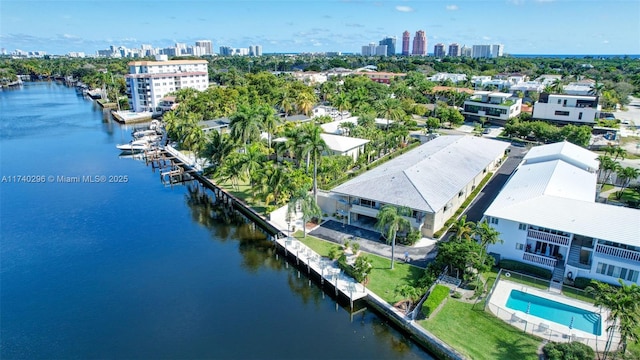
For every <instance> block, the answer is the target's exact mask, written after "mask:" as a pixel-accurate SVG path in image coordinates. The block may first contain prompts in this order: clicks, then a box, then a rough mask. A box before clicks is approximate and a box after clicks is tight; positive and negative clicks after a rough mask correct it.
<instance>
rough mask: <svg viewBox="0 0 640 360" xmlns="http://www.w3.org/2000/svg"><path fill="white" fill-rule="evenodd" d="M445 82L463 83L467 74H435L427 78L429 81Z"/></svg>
mask: <svg viewBox="0 0 640 360" xmlns="http://www.w3.org/2000/svg"><path fill="white" fill-rule="evenodd" d="M446 80H451V81H452V82H454V83H457V82H463V81H466V80H467V74H451V73H437V74H434V75H431V77H429V81H446Z"/></svg>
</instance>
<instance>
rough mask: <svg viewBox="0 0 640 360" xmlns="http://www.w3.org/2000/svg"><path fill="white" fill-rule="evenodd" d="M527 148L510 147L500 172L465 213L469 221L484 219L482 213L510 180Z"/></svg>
mask: <svg viewBox="0 0 640 360" xmlns="http://www.w3.org/2000/svg"><path fill="white" fill-rule="evenodd" d="M526 152H527V149H526V148H524V147H516V146H510V147H509V156H508V157H507V159H506V160H505V161H504V163H503V164H502V166H501V167H500V169H499V170H498V172H497V173H496V174H495V175H494V176H493V178H491V180H490V181H489V183H487V185H486V186H485V187H484V189H483V190H482V191H481V192H480V194H478V196H477V197H476V199H475V200H474V201H473V202H472V203H471V205H470V206H469V207H468V208H467V210H466V211H465V212H464V213H463V214H465V215H467V221H473V222H477V221H480V220H481V219H482V215H483V214H484V212H485V211H486V210H487V208H488V207H489V205H491V202H492V201H493V200H494V199H495V198H496V196H498V193H499V192H500V190H502V187H503V186H504V184H505V183H506V182H507V180H509V176H511V173H513V171H514V170H515V169H516V168H517V167H518V165H519V164H520V162H521V161H522V158H523V157H524V155H525V153H526Z"/></svg>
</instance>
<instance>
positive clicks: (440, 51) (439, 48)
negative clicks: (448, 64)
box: [433, 43, 447, 58]
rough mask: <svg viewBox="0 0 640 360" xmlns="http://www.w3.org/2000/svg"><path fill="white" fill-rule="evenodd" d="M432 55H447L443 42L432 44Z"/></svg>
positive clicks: (441, 56) (440, 56)
mask: <svg viewBox="0 0 640 360" xmlns="http://www.w3.org/2000/svg"><path fill="white" fill-rule="evenodd" d="M433 56H435V57H439V58H443V57H445V56H447V53H446V52H445V50H444V44H443V43H437V44H435V45H434V46H433Z"/></svg>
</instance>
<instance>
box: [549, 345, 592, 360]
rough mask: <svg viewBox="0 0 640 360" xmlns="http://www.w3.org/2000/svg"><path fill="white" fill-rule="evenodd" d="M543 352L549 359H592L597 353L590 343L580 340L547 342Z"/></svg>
mask: <svg viewBox="0 0 640 360" xmlns="http://www.w3.org/2000/svg"><path fill="white" fill-rule="evenodd" d="M542 352H543V353H544V355H545V357H546V358H547V359H549V360H564V359H583V360H592V359H595V358H596V354H595V352H594V351H593V349H592V348H591V347H589V345H586V344H583V343H580V342H569V343H555V342H550V343H547V344H546V345H545V346H544V347H543V348H542Z"/></svg>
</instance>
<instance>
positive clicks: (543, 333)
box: [488, 278, 619, 351]
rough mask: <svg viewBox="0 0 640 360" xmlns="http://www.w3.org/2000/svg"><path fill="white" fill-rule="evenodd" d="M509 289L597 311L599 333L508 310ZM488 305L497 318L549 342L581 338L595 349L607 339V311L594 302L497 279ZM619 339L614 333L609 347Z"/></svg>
mask: <svg viewBox="0 0 640 360" xmlns="http://www.w3.org/2000/svg"><path fill="white" fill-rule="evenodd" d="M511 290H519V291H522V292H526V293H528V294H531V295H535V296H539V297H542V298H545V299H549V300H552V301H556V302H559V303H563V304H567V305H571V306H574V307H577V308H580V309H584V310H587V311H590V312H593V313H596V314H600V316H601V319H602V321H601V326H602V330H601V334H602V335H600V336H596V335H594V334H591V333H588V332H585V331H582V330H579V329H570V328H569V327H568V326H565V325H561V324H558V323H555V322H553V321H550V320H546V319H543V318H540V317H537V316H534V315H530V314H527V313H524V312H522V311H518V310H513V309H509V308H507V306H506V304H507V300H508V299H509V294H511ZM488 306H489V310H490V311H491V312H492V313H493V314H494V315H496V316H497V317H498V318H500V319H502V320H504V321H506V322H508V323H510V324H511V325H512V326H515V327H517V328H519V329H523V331H525V332H527V333H530V334H533V335H536V336H539V337H541V338H544V339H546V340H549V341H555V342H568V341H580V342H582V343H585V344H587V345H589V346H591V347H592V348H593V349H595V350H598V351H602V350H603V349H604V347H605V343H606V341H607V327H608V322H607V321H606V319H607V317H608V316H609V312H608V311H607V310H604V309H602V310H601V309H600V308H598V307H595V306H593V304H590V303H587V302H583V301H580V300H576V299H572V298H568V297H565V296H562V295H561V294H557V293H553V292H549V291H545V290H540V289H536V288H530V287H527V286H525V285H523V284H520V283H515V282H511V281H508V280H505V279H504V278H502V279H500V281H499V282H498V284H496V288H495V289H494V291H493V294H492V295H491V299H490V300H489V304H488ZM618 339H619V337H617V336H614V340H613V344H612V347H611V348H612V349H615V348H616V347H617V342H618Z"/></svg>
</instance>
